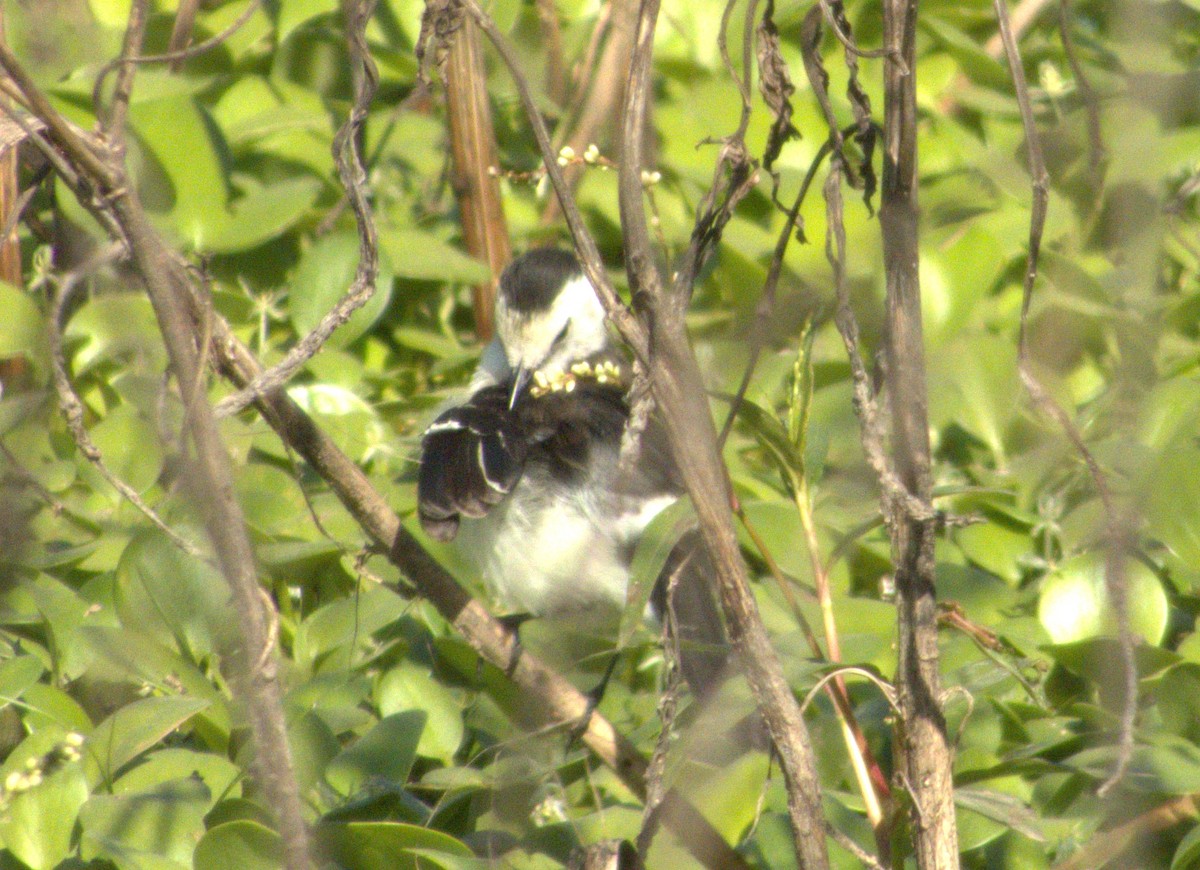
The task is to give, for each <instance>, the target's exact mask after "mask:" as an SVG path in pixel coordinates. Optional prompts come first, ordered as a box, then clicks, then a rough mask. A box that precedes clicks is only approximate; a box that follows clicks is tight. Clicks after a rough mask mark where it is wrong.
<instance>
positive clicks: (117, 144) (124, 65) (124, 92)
mask: <svg viewBox="0 0 1200 870" xmlns="http://www.w3.org/2000/svg"><path fill="white" fill-rule="evenodd" d="M149 17H150V4H149V2H148V0H133V2H132V3H130V4H129V23H128V24H126V25H125V39H124V41H123V44H122V46H121V56H120V57H119V58H117V60H115V61H113V63H112V64H110V66H113V67H115V68H116V70H117V84H116V87H115V88H114V89H113V98H112V103H111V104H110V105H109V107H108V112H107V113H106V114H101V113H100V112H99V104H96V109H97V112H96V117H97V118H102V119H103V120H102V121H101V130H103V135H104V137H105V138H106V139H107V140H108V142H109V144H110V146H111V147H112V149H113V151H114V152H115V153H116V154H118V155H122V154H123V152H124V148H125V117H126V115H127V114H128V113H129V99H130V97H131V96H132V95H133V79H134V76H135V75H136V74H137V58H138V55H140V54H141V53H142V42H143V41H144V40H145V38H146V25H147V24H148V23H149ZM100 81H102V79H100V78H97V82H100Z"/></svg>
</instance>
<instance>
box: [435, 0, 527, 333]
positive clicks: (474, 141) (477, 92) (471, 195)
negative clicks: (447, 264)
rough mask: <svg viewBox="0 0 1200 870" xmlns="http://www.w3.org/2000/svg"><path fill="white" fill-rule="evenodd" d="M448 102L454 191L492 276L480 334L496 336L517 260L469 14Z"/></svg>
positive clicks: (468, 234)
mask: <svg viewBox="0 0 1200 870" xmlns="http://www.w3.org/2000/svg"><path fill="white" fill-rule="evenodd" d="M445 81H446V104H447V111H448V114H449V117H450V153H451V155H452V157H453V160H454V170H453V182H454V193H455V195H456V196H457V197H458V212H459V215H460V216H461V220H462V229H463V241H464V242H465V243H466V247H467V253H469V254H470V255H471V256H472V257H475V258H476V259H479V260H483V261H484V262H485V263H487V264H488V266H489V267H490V268H491V270H492V278H491V280H489V281H485V282H483V283H481V284H478V285H476V286H475V288H474V300H473V302H474V309H475V335H476V337H477V338H479V339H480V340H482V341H487V340H488V339H490V338H491V337H492V309H493V308H494V307H495V305H496V281H497V280H498V279H499V277H500V273H501V272H502V271H504V267H505V266H507V265H508V261H509V260H510V259H512V245H511V243H510V242H509V238H508V225H507V224H506V223H505V220H504V204H503V203H502V202H501V200H500V180H499V179H498V178H497V177H496V176H495V175H493V174H492V170H493V169H494V167H495V166H496V163H497V158H496V134H495V129H494V126H493V124H492V109H491V105H490V104H489V102H488V93H487V74H486V71H485V70H484V66H483V45H482V44H481V40H480V38H479V28H478V26H477V25H476V24H475V22H474V21H472V20H471V19H470V18H467V17H464V18H463V22H462V26H461V27H460V28H459V29H458V32H457V33H455V35H454V41H453V42H452V43H451V45H450V52H449V54H448V56H447V59H446V71H445Z"/></svg>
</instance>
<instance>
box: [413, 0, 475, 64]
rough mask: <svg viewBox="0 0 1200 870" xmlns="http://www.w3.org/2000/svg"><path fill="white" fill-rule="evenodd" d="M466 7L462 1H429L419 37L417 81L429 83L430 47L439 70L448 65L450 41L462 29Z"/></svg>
mask: <svg viewBox="0 0 1200 870" xmlns="http://www.w3.org/2000/svg"><path fill="white" fill-rule="evenodd" d="M464 14H465V13H464V6H463V2H462V0H427V2H426V3H425V11H424V12H423V13H421V32H420V33H419V34H418V35H417V47H416V52H415V53H416V56H417V71H418V72H417V79H418V81H420V82H421V83H423V84H428V83H429V62H430V58H429V56H428V52H429V47H430V45H431V44H432V46H433V62H434V63H436V64H437V67H438V69H439V70H440V69H442V68H444V67H445V65H446V55H447V54H448V53H449V51H450V40H451V38H452V37H453V36H454V34H455V33H457V32H458V29H459V28H460V27H462V22H463V15H464Z"/></svg>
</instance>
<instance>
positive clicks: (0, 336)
mask: <svg viewBox="0 0 1200 870" xmlns="http://www.w3.org/2000/svg"><path fill="white" fill-rule="evenodd" d="M0 311H3V312H4V316H3V317H0V359H4V358H7V357H14V356H23V357H25V358H26V359H27V360H29V361H30V362H31V363H33V364H35V365H37V366H40V367H41V369H42V371H43V372H44V371H46V364H47V362H48V361H49V345H48V344H47V342H46V324H45V320H44V318H43V317H42V312H41V311H39V310H38V307H37V305H35V304H34V301H33V298H32V297H31V296H29V294H27V293H22V292H21V291H20V290H18V289H17V288H16V287H13V286H12V285H11V284H9V283H8V282H6V281H0Z"/></svg>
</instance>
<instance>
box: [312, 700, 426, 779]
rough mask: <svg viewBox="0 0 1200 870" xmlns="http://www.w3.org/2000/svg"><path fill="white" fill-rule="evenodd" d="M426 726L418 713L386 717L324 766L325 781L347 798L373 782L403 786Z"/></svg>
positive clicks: (414, 711)
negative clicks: (381, 781) (379, 781)
mask: <svg viewBox="0 0 1200 870" xmlns="http://www.w3.org/2000/svg"><path fill="white" fill-rule="evenodd" d="M425 723H426V715H425V713H424V712H422V711H420V710H406V711H405V712H402V713H395V714H393V715H391V716H385V717H384V718H383V719H380V720H379V722H378V723H376V725H375V727H374V728H372V729H371V730H370V731H368V732H367V733H366V734H364V735H363V736H362V737H361V738H359V739H358V740H357V741H356V742H355V743H353V744H351V745H350V746H348V747H347V748H345V749H343V750H342V751H341V752H340V753H339V754H338V755H337V757H336V758H334V759H333V760H332V761H330V762H329V764H328V765H326V767H325V779H326V781H327V782H328V783H329V784H330V785H331V786H333V788H334V789H336V790H337V791H338V792H339V793H340V794H343V795H345V796H347V797H351V796H353V795H355V794H357V793H358V792H359V791H360V790H362V789H363V788H364V787H366V786H367V785H369V784H370V783H371V782H372V781H373V780H375V779H380V780H383V781H384V782H385V783H386V784H387V785H389V786H392V787H396V786H402V785H404V784H405V783H406V782H407V781H408V775H409V772H410V771H411V770H412V766H413V762H414V761H415V760H416V757H417V743H418V741H419V740H420V738H421V733H422V732H423V731H424V730H425Z"/></svg>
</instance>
